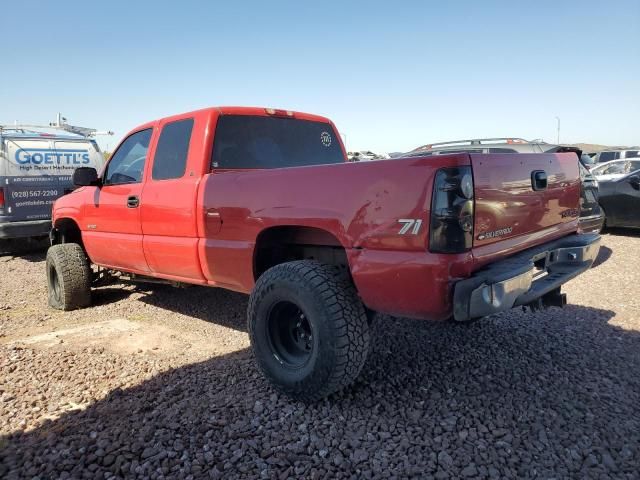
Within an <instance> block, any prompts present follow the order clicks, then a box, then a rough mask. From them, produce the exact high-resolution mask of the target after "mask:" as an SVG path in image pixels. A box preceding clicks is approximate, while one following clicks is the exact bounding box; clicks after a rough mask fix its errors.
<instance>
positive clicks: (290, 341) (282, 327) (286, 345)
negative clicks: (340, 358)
mask: <svg viewBox="0 0 640 480" xmlns="http://www.w3.org/2000/svg"><path fill="white" fill-rule="evenodd" d="M267 336H268V338H269V344H270V346H271V350H272V351H273V354H274V356H275V357H276V358H277V359H278V361H279V362H280V363H282V364H284V365H287V366H288V367H293V368H299V367H302V366H304V365H305V364H306V363H307V362H308V361H309V359H310V358H311V355H312V354H313V348H314V338H313V330H312V328H311V323H310V322H309V319H308V318H307V316H306V315H305V314H304V312H303V311H302V310H301V309H300V308H299V307H298V306H297V305H295V304H294V303H291V302H278V303H277V304H275V305H274V306H273V307H271V310H270V311H269V317H268V319H267Z"/></svg>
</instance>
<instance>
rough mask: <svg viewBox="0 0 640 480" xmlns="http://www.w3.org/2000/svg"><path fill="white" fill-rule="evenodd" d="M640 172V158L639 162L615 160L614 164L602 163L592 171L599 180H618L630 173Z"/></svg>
mask: <svg viewBox="0 0 640 480" xmlns="http://www.w3.org/2000/svg"><path fill="white" fill-rule="evenodd" d="M638 170H640V158H638V159H637V160H613V161H612V162H607V163H602V164H600V165H597V166H595V167H593V168H592V169H591V173H592V174H593V175H594V176H595V177H596V178H597V179H598V181H603V180H616V179H618V178H622V177H624V176H626V175H628V174H630V173H633V172H636V171H638Z"/></svg>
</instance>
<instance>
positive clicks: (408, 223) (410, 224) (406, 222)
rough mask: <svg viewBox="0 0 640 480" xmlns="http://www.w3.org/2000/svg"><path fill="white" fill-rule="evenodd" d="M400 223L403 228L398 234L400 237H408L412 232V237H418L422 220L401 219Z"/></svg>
mask: <svg viewBox="0 0 640 480" xmlns="http://www.w3.org/2000/svg"><path fill="white" fill-rule="evenodd" d="M398 223H402V228H401V229H400V231H399V232H398V234H399V235H406V234H407V233H409V230H411V235H418V233H419V232H420V227H421V226H422V220H420V219H416V218H400V219H398Z"/></svg>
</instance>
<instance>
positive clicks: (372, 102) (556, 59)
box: [0, 0, 640, 151]
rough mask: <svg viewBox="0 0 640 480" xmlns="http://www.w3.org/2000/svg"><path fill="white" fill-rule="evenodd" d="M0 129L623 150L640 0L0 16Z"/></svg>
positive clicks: (632, 126)
mask: <svg viewBox="0 0 640 480" xmlns="http://www.w3.org/2000/svg"><path fill="white" fill-rule="evenodd" d="M1 10H2V18H3V19H4V21H3V22H2V23H3V28H2V32H1V33H0V38H2V43H3V46H2V55H1V57H2V63H1V65H2V70H3V74H2V80H1V81H0V123H11V122H13V121H14V120H19V121H21V122H25V123H26V122H29V123H35V122H48V121H51V120H53V119H54V118H55V114H56V112H58V111H61V112H62V113H63V114H64V115H65V116H66V117H67V118H68V119H69V121H70V123H72V124H77V125H82V126H91V127H95V128H99V129H111V130H113V131H115V133H116V135H115V136H114V137H108V138H104V137H103V138H100V139H99V142H100V143H101V145H102V146H103V148H105V147H109V148H113V146H114V145H115V144H116V143H117V142H118V141H119V139H120V137H121V136H122V135H123V134H124V133H126V131H128V130H129V129H131V128H133V127H135V126H136V125H137V124H139V123H143V122H146V121H148V120H152V119H155V118H159V117H162V116H165V115H170V114H174V113H179V112H184V111H188V110H194V109H197V108H202V107H206V106H212V105H251V106H272V107H280V108H287V109H293V110H299V111H307V112H311V113H318V114H322V115H326V116H328V117H330V118H332V119H333V120H334V121H335V122H336V124H337V126H338V128H339V129H340V131H341V132H342V133H344V134H345V135H346V138H347V146H348V148H349V149H372V150H375V151H406V150H409V149H412V148H414V147H416V146H418V145H421V144H424V143H429V142H437V141H443V140H452V139H459V138H469V137H484V136H521V137H525V138H531V139H532V138H544V139H545V140H547V141H555V135H556V133H555V129H556V120H555V117H556V116H559V117H560V118H561V122H562V123H561V140H562V141H563V142H589V143H602V144H610V145H617V144H622V145H629V144H639V143H640V0H609V1H607V2H601V1H590V0H587V1H559V0H556V1H544V0H543V1H536V2H519V1H514V0H511V1H482V2H475V1H455V0H454V1H448V2H444V1H415V2H410V1H395V2H389V1H384V2H377V1H366V2H364V1H363V2H355V1H353V2H346V1H343V2H339V1H336V2H334V1H329V0H327V1H323V2H302V1H278V0H272V1H269V2H258V1H256V2H249V1H241V0H236V1H234V2H213V1H211V2H207V1H202V2H196V1H188V0H182V1H179V2H178V1H175V2H163V1H155V2H150V1H149V2H147V1H145V2H143V1H140V2H138V1H133V0H130V1H127V2H121V1H115V0H109V1H102V2H86V1H83V2H71V1H56V2H53V1H39V2H37V1H30V0H22V1H21V2H6V3H4V4H3V5H2V9H1Z"/></svg>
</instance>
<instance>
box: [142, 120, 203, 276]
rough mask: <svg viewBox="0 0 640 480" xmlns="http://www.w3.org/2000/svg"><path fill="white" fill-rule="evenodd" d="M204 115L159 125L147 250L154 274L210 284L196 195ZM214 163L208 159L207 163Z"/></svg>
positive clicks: (147, 197) (147, 201) (149, 186)
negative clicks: (202, 264)
mask: <svg viewBox="0 0 640 480" xmlns="http://www.w3.org/2000/svg"><path fill="white" fill-rule="evenodd" d="M204 123H205V122H204V119H202V118H198V119H197V120H196V119H195V118H194V117H183V118H180V117H173V118H171V119H167V120H163V121H162V122H161V123H160V124H159V129H158V130H159V137H158V142H157V143H156V148H155V151H154V152H153V162H152V165H151V167H150V169H149V172H148V173H147V180H146V182H145V186H144V190H143V192H142V199H141V209H140V211H141V218H142V233H143V235H144V240H143V244H144V253H145V257H146V259H147V262H148V264H149V268H150V270H151V271H152V272H154V273H156V274H159V275H161V276H165V277H169V278H171V279H175V280H189V281H196V282H202V283H205V279H204V276H203V274H202V269H201V268H200V260H199V257H198V234H197V222H196V193H197V190H198V184H199V182H200V179H201V178H202V170H203V165H202V158H203V156H204V155H203V151H202V149H203V145H202V141H200V142H198V139H200V140H202V139H203V138H204V128H205V125H204ZM207 163H208V162H207Z"/></svg>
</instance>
